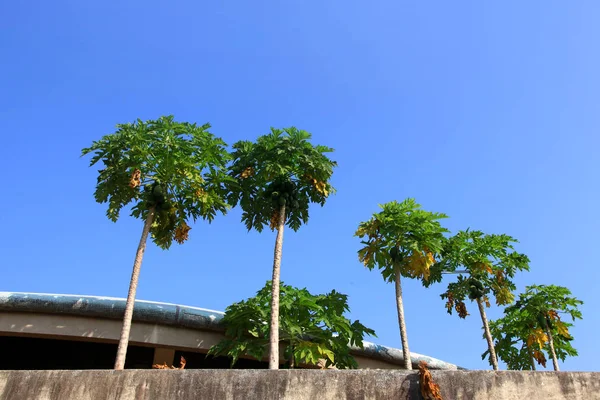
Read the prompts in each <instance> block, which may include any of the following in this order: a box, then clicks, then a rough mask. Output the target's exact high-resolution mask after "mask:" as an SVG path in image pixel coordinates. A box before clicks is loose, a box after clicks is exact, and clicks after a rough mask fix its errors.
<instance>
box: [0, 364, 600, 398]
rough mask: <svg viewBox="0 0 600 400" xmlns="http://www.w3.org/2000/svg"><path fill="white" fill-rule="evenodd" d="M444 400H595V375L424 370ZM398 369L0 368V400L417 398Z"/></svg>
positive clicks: (598, 378)
mask: <svg viewBox="0 0 600 400" xmlns="http://www.w3.org/2000/svg"><path fill="white" fill-rule="evenodd" d="M432 375H433V378H434V380H435V381H436V382H437V383H438V384H439V385H440V387H441V389H442V396H443V398H444V399H445V400H457V399H482V400H487V399H490V400H491V399H502V400H512V399H514V400H517V399H519V400H521V399H526V400H534V399H544V400H553V399H561V400H562V399H573V400H576V399H577V400H579V399H586V400H591V399H600V373H584V372H561V373H553V372H512V371H502V372H493V371H469V372H464V371H432ZM420 398H421V396H420V394H419V382H418V374H417V373H415V372H408V371H401V370H352V371H336V370H326V371H315V370H295V371H290V370H280V371H268V370H188V371H186V370H183V371H173V370H126V371H0V399H2V400H5V399H6V400H8V399H11V400H21V399H23V400H24V399H28V400H29V399H40V400H41V399H44V400H69V399H73V400H92V399H93V400H97V399H103V400H112V399H115V400H116V399H118V400H145V399H178V400H187V399H189V400H192V399H227V400H238V399H239V400H249V399H259V400H262V399H265V400H276V399H286V400H313V399H319V400H320V399H323V400H355V399H356V400H358V399H371V400H379V399H381V400H383V399H385V400H387V399H420Z"/></svg>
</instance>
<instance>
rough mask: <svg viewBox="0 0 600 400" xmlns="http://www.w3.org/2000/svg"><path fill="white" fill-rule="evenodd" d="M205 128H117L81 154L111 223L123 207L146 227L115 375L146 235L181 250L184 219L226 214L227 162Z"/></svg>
mask: <svg viewBox="0 0 600 400" xmlns="http://www.w3.org/2000/svg"><path fill="white" fill-rule="evenodd" d="M209 128H210V125H209V124H205V125H201V126H200V125H196V124H191V123H187V122H176V121H175V120H174V118H173V116H165V117H160V118H159V119H157V120H149V121H145V122H144V121H141V120H139V119H138V120H137V121H135V122H133V123H126V124H119V125H117V130H116V131H115V132H114V133H113V134H110V135H106V136H104V137H102V138H101V139H100V140H98V141H95V142H93V144H92V145H91V146H90V147H88V148H85V149H83V151H82V156H83V155H87V154H90V153H92V154H93V157H92V159H91V163H90V166H92V165H95V164H96V163H99V162H101V163H102V164H103V166H104V168H103V169H101V170H99V171H98V180H97V185H96V191H95V194H94V195H95V198H96V201H97V202H98V203H108V210H107V212H106V215H107V217H108V218H109V219H110V220H111V221H113V222H116V221H117V220H118V219H119V215H120V212H121V210H122V209H123V207H125V206H127V205H130V204H131V205H132V209H131V210H132V212H131V216H133V217H135V218H139V219H141V220H142V221H144V225H143V228H142V235H141V239H140V242H139V245H138V248H137V252H136V255H135V261H134V263H133V271H132V274H131V281H130V284H129V292H128V294H127V302H126V306H125V314H124V317H123V328H122V331H121V338H120V340H119V347H118V350H117V356H116V360H115V369H117V370H120V369H123V368H124V367H125V357H126V354H127V345H128V342H129V332H130V330H131V319H132V316H133V307H134V302H135V293H136V290H137V284H138V279H139V274H140V269H141V266H142V259H143V256H144V251H145V249H146V242H147V238H148V235H149V234H150V235H151V237H152V240H153V242H154V243H155V244H156V245H157V246H159V247H160V248H162V249H168V248H169V247H170V246H171V244H172V242H173V240H175V241H176V242H178V243H180V244H182V243H184V242H185V241H186V240H187V239H188V236H189V231H190V229H191V228H190V226H189V225H188V222H190V220H194V221H195V220H196V219H197V218H202V219H205V220H208V221H209V222H210V221H212V219H213V218H214V217H215V215H216V213H217V212H221V213H226V211H227V209H228V208H229V206H228V204H227V202H226V194H227V192H226V189H225V183H227V182H228V181H229V180H230V178H229V176H228V175H227V168H226V167H227V163H228V161H229V160H230V158H229V153H228V152H227V149H226V144H225V143H224V142H223V140H221V139H220V138H216V137H215V136H214V135H213V134H212V133H210V132H209V131H208V129H209Z"/></svg>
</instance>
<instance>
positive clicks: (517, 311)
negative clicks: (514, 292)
mask: <svg viewBox="0 0 600 400" xmlns="http://www.w3.org/2000/svg"><path fill="white" fill-rule="evenodd" d="M581 304H583V302H582V301H581V300H578V299H576V298H575V297H573V296H572V294H571V291H570V290H569V289H567V288H565V287H562V286H555V285H531V286H527V288H526V290H525V292H524V293H521V294H520V295H519V299H518V300H517V301H516V302H515V304H514V305H511V306H509V307H506V309H505V310H504V316H503V317H502V318H500V319H498V320H496V321H492V322H491V323H490V331H491V333H492V337H493V338H494V340H495V342H496V346H495V347H496V352H497V354H498V357H499V358H500V359H501V360H502V361H504V362H505V363H506V364H507V366H508V368H509V369H515V370H522V369H531V368H532V367H531V359H532V358H533V359H534V360H536V361H537V363H538V364H540V365H542V366H543V367H545V366H546V355H545V354H550V349H549V338H548V336H547V331H548V330H550V333H551V334H552V338H553V344H554V350H555V352H556V356H557V358H558V359H560V360H562V361H564V360H565V358H566V357H567V356H576V355H577V350H575V348H574V347H573V346H572V344H571V341H572V340H573V338H572V336H571V334H570V332H569V328H570V327H572V326H573V324H572V323H569V322H567V321H566V320H565V318H564V316H565V315H566V316H568V317H570V319H571V320H572V321H575V319H581V318H582V314H581V311H580V310H579V308H578V307H579V305H581ZM544 353H545V354H544ZM486 356H487V352H486V353H484V354H483V355H482V357H486Z"/></svg>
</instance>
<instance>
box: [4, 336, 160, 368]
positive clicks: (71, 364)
mask: <svg viewBox="0 0 600 400" xmlns="http://www.w3.org/2000/svg"><path fill="white" fill-rule="evenodd" d="M0 349H1V350H0V351H1V353H2V357H0V370H35V369H112V368H113V367H114V362H115V356H116V354H117V345H116V344H112V343H93V342H80V341H71V340H56V339H41V338H32V337H11V336H0ZM153 359H154V349H153V348H151V347H140V346H129V347H128V348H127V361H126V362H125V368H135V369H148V368H152V360H153Z"/></svg>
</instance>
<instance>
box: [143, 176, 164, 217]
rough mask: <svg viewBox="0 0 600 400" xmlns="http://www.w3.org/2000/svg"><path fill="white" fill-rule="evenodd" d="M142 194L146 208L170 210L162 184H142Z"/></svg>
mask: <svg viewBox="0 0 600 400" xmlns="http://www.w3.org/2000/svg"><path fill="white" fill-rule="evenodd" d="M144 194H145V196H146V202H147V203H148V208H152V207H156V209H157V210H170V209H171V202H170V201H169V199H168V198H167V189H166V188H165V187H164V185H161V184H160V183H157V182H154V183H153V184H151V185H146V186H144Z"/></svg>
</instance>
